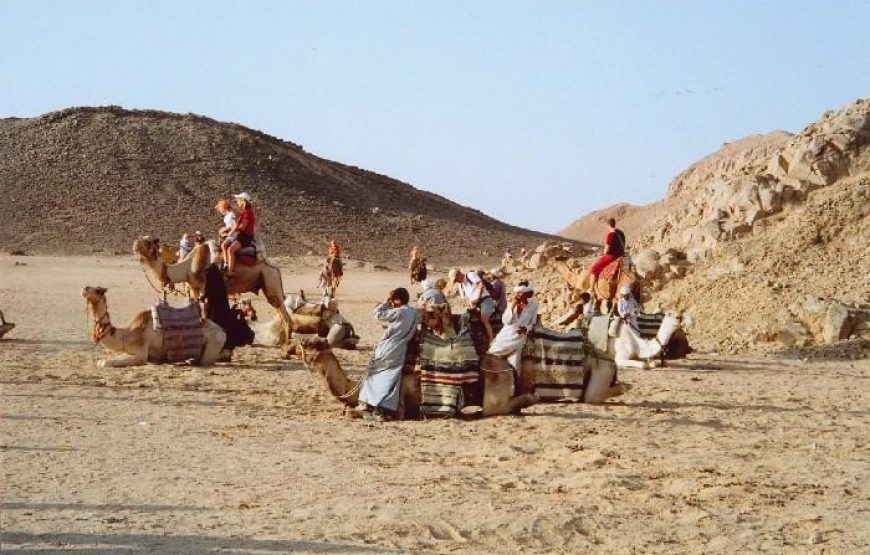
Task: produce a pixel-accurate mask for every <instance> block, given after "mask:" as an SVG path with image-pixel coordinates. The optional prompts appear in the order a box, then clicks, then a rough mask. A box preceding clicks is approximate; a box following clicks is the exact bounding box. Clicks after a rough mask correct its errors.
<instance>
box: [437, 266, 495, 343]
mask: <svg viewBox="0 0 870 555" xmlns="http://www.w3.org/2000/svg"><path fill="white" fill-rule="evenodd" d="M447 278H448V280H449V281H450V283H455V284H457V285H458V287H459V296H460V297H462V299H463V300H464V301H465V306H466V308H468V309H470V310H475V309H477V310H480V322H481V323H482V324H483V330H484V333H485V334H486V344H487V345H489V344H490V343H491V342H492V336H493V334H492V324H491V323H490V321H489V319H490V318H491V317H492V314H493V312H494V311H495V302H494V301H493V300H492V297H490V295H489V291H487V290H486V286H485V285H484V283H483V278H481V277H480V275H479V274H478V273H477V272H465V273H463V272H461V271H460V270H458V269H456V268H454V269H452V270H450V272H449V273H448V274H447Z"/></svg>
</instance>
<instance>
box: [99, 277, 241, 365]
mask: <svg viewBox="0 0 870 555" xmlns="http://www.w3.org/2000/svg"><path fill="white" fill-rule="evenodd" d="M82 298H84V299H85V303H86V304H87V307H88V314H89V315H90V317H91V321H92V323H93V326H94V327H93V330H91V340H92V341H93V342H94V343H96V344H98V345H102V346H103V347H105V348H107V349H109V350H111V351H119V352H122V353H125V354H126V355H127V356H123V357H118V358H107V359H103V360H100V361H99V362H97V366H99V367H101V368H104V367H106V366H141V365H143V364H146V363H148V362H152V363H155V364H160V363H162V362H164V361H165V360H166V346H165V344H164V341H163V331H162V330H155V329H154V324H153V321H152V316H151V311H150V310H143V311H142V312H140V313H138V314H137V315H136V316H134V317H133V319H132V320H131V321H130V324H129V326H127V327H126V328H116V327H115V326H113V325H112V321H111V319H110V318H109V307H108V305H107V303H106V289H105V288H104V287H85V288H84V289H82ZM202 327H203V329H202V333H203V339H204V341H205V345H204V346H203V349H202V355H201V356H200V358H199V361H198V363H199V364H201V365H203V366H210V365H212V364H214V363H215V362H217V361H218V360H220V358H221V351H222V350H223V348H224V343H225V342H226V339H227V335H226V334H225V333H224V330H222V329H221V327H220V326H218V325H217V324H215V323H214V322H212V321H211V320H205V322H204V323H203V324H202Z"/></svg>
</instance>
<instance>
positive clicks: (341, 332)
mask: <svg viewBox="0 0 870 555" xmlns="http://www.w3.org/2000/svg"><path fill="white" fill-rule="evenodd" d="M284 307H285V308H286V309H287V312H288V313H289V314H290V322H291V331H292V332H293V333H294V334H307V335H314V334H316V335H319V336H321V337H326V339H327V342H328V343H329V346H330V347H332V348H338V349H353V348H355V347H356V343H357V341H358V339H359V338H358V337H356V335H355V334H354V331H353V326H352V325H351V324H350V322H348V320H347V319H346V318H345V317H344V316H342V315H341V313H339V311H338V301H336V300H335V299H334V298H331V297H330V298H328V300H326V299H325V298H324V301H322V302H318V303H311V302H308V301H307V300H306V299H305V297H304V296H303V295H301V294H300V295H292V294H291V295H287V297H285V299H284ZM280 330H281V319H280V318H277V317H276V318H273V319H272V321H271V322H268V323H265V324H262V325H260V326H258V327H257V328H256V330H255V333H256V337H257V342H258V343H260V344H261V345H271V346H277V345H279V337H280Z"/></svg>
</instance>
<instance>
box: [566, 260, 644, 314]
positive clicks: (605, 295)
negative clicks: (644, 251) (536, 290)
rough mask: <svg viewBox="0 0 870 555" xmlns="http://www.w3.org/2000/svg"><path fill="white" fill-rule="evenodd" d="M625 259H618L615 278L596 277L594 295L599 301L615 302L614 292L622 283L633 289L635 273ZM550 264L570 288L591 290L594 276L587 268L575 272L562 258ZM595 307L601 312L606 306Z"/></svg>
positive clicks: (635, 279) (604, 311)
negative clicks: (618, 265)
mask: <svg viewBox="0 0 870 555" xmlns="http://www.w3.org/2000/svg"><path fill="white" fill-rule="evenodd" d="M625 260H626V259H625V258H624V257H623V258H621V259H620V262H619V264H620V267H619V270H618V271H617V274H616V276H614V277H615V279H612V280H607V279H604V278H603V277H601V278H599V279H598V282H597V283H595V290H594V293H595V295H596V296H597V297H598V300H599V301H603V302H606V303H607V305H608V306H609V305H610V304H612V303H613V302H615V300H616V293H617V292H618V291H619V289H620V288H621V287H622V286H623V285H628V286H629V287H631V288H632V290H634V289H635V287H636V284H637V283H639V282H638V275H637V273H636V272H635V271H634V269H633V268H631V267H630V266H628V264H626V263H625ZM550 264H551V265H552V266H553V268H555V269H556V271H557V272H559V275H561V276H562V277H563V278H564V279H565V281H566V282H568V285H569V286H571V287H572V288H574V289H576V290H578V291H590V290H592V284H593V282H594V281H595V277H594V276H593V275H592V274H590V273H589V269H588V268H587V269H585V270H582V271H580V272H577V270H574V269H572V268H570V267H569V266H568V264H566V263H565V261H563V260H553V261H551V262H550ZM597 308H598V309H599V311H600V312H602V313H606V312H607V307H603V306H598V307H597Z"/></svg>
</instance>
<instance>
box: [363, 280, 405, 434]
mask: <svg viewBox="0 0 870 555" xmlns="http://www.w3.org/2000/svg"><path fill="white" fill-rule="evenodd" d="M409 297H410V295H409V294H408V290H407V289H404V288H402V287H400V288H398V289H394V290H392V291H390V294H389V296H388V297H387V300H386V302H384V303H381V304H379V305H378V306H377V307H375V309H374V310H373V311H372V317H373V318H375V319H376V320H378V321H380V322H383V323H384V324H386V328H387V329H386V330H385V331H384V335H383V336H381V339H380V340H379V341H378V344H377V346H376V347H375V352H374V354H373V355H372V359H371V361H370V362H369V365H368V368H367V369H366V375H365V378H364V379H363V384H362V389H361V390H360V395H359V400H360V406H359V407H358V408H359V409H368V408H371V410H372V413H371V417H372V418H374V419H375V420H382V419H383V411H384V410H388V411H391V412H395V411H396V409H398V408H399V391H400V385H401V384H400V382H401V379H402V367H403V366H404V365H405V352H406V351H407V349H408V343H409V342H410V341H411V339H412V338H413V337H414V333H415V331H416V328H417V311H416V310H414V309H413V308H411V307H410V306H408V300H409Z"/></svg>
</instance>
